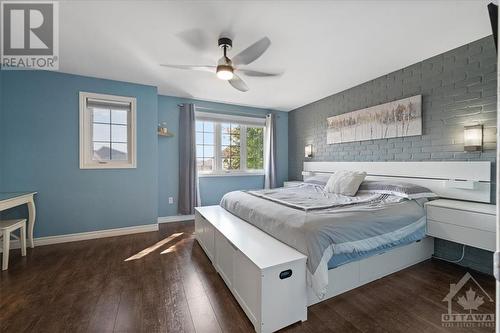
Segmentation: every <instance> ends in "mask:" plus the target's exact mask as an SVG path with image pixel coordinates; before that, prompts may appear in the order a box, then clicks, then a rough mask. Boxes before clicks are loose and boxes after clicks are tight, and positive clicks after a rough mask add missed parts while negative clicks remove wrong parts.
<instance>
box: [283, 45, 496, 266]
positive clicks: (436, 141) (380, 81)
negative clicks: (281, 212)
mask: <svg viewBox="0 0 500 333" xmlns="http://www.w3.org/2000/svg"><path fill="white" fill-rule="evenodd" d="M353 70H355V69H353ZM419 94H421V95H422V117H423V135H421V136H414V137H406V138H392V139H380V140H370V141H362V142H351V143H343V144H335V145H327V144H326V125H327V124H326V119H327V118H328V117H331V116H335V115H339V114H342V113H346V112H350V111H355V110H359V109H363V108H366V107H370V106H374V105H378V104H382V103H386V102H390V101H394V100H398V99H401V98H405V97H410V96H414V95H419ZM496 111H497V58H496V53H495V45H494V43H493V37H492V36H489V37H485V38H482V39H480V40H477V41H475V42H472V43H470V44H467V45H464V46H461V47H459V48H456V49H453V50H451V51H448V52H446V53H443V54H440V55H438V56H435V57H432V58H430V59H427V60H424V61H422V62H419V63H416V64H414V65H411V66H408V67H406V68H403V69H400V70H398V71H395V72H392V73H389V74H387V75H384V76H381V77H379V78H376V79H374V80H371V81H368V82H366V83H363V84H361V85H359V86H356V87H353V88H350V89H347V90H345V91H342V92H339V93H337V94H334V95H331V96H328V97H325V98H323V99H321V100H319V101H316V102H313V103H311V104H308V105H305V106H302V107H300V108H298V109H296V110H293V111H291V112H290V113H289V116H288V133H289V143H288V158H289V161H288V170H289V173H288V175H289V179H291V180H293V179H301V171H302V163H303V162H304V146H305V145H306V144H312V145H313V152H314V156H313V158H312V159H310V160H311V161H427V160H435V161H441V160H443V161H444V160H465V161H476V160H481V161H491V162H493V167H495V162H496ZM475 122H479V123H481V124H483V126H484V150H483V151H482V152H464V150H463V127H464V126H465V125H469V124H473V123H475ZM492 175H493V177H494V176H495V173H494V172H492ZM494 183H496V181H495V180H494ZM493 189H495V185H494V186H493ZM493 194H494V190H493V191H492V200H494V197H493ZM447 243H448V244H449V245H446V244H447ZM447 246H448V248H447ZM455 250H456V247H455V246H453V245H452V243H449V242H436V253H438V252H439V253H440V254H442V255H443V256H450V257H453V256H454V255H456V254H457V253H456V251H455ZM476 252H477V251H476ZM473 253H475V252H474V251H473ZM486 253H488V252H486ZM469 262H474V263H476V264H477V263H483V262H485V259H484V258H481V259H471V260H469ZM478 267H480V265H475V266H474V268H475V269H478ZM480 270H483V271H489V268H488V267H484V269H480Z"/></svg>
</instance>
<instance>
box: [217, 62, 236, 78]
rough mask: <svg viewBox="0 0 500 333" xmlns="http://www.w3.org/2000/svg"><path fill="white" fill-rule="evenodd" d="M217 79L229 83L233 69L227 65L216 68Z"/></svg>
mask: <svg viewBox="0 0 500 333" xmlns="http://www.w3.org/2000/svg"><path fill="white" fill-rule="evenodd" d="M217 77H218V78H219V79H221V80H225V81H229V80H231V79H232V78H233V77H234V74H233V67H231V66H228V65H218V66H217Z"/></svg>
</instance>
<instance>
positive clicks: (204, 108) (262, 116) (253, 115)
mask: <svg viewBox="0 0 500 333" xmlns="http://www.w3.org/2000/svg"><path fill="white" fill-rule="evenodd" d="M195 105H196V104H195ZM177 106H179V107H180V106H184V104H182V103H181V104H177ZM196 109H198V110H206V111H214V112H217V113H229V114H235V115H240V116H246V117H254V118H266V115H260V114H251V113H246V112H237V111H225V110H220V109H213V108H207V107H203V106H196ZM279 117H280V116H278V115H276V118H279Z"/></svg>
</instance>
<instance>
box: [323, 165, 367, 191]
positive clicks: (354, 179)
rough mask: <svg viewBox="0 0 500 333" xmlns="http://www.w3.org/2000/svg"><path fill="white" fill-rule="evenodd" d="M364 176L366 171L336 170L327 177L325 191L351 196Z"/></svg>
mask: <svg viewBox="0 0 500 333" xmlns="http://www.w3.org/2000/svg"><path fill="white" fill-rule="evenodd" d="M365 177H366V172H360V171H347V170H342V171H337V172H335V173H334V174H333V175H331V176H330V179H328V182H327V183H326V186H325V191H326V192H331V193H337V194H342V195H347V196H351V197H352V196H354V195H355V194H356V192H358V188H359V185H361V183H362V182H363V180H364V179H365Z"/></svg>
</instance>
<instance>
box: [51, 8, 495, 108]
mask: <svg viewBox="0 0 500 333" xmlns="http://www.w3.org/2000/svg"><path fill="white" fill-rule="evenodd" d="M488 2H489V1H488V0H471V1H448V0H445V1H437V0H436V1H422V0H418V1H409V0H408V1H405V0H400V1H273V2H271V1H253V2H243V1H233V2H230V1H203V2H202V1H197V2H180V1H172V2H164V1H66V2H60V70H61V71H62V72H66V73H74V74H82V75H88V76H94V77H100V78H107V79H114V80H121V81H129V82H136V83H142V84H149V85H154V86H157V87H158V91H159V93H160V94H163V95H171V96H180V97H192V98H197V99H203V100H209V101H218V102H226V103H232V104H240V105H248V106H256V107H263V108H270V109H278V110H286V111H289V110H292V109H295V108H297V107H299V106H302V105H305V104H308V103H311V102H313V101H316V100H318V99H321V98H323V97H326V96H328V95H331V94H334V93H336V92H339V91H342V90H345V89H347V88H350V87H353V86H356V85H358V84H360V83H362V82H365V81H368V80H371V79H374V78H376V77H379V76H381V75H383V74H386V73H389V72H391V71H394V70H397V69H400V68H403V67H405V66H408V65H411V64H413V63H416V62H419V61H421V60H424V59H427V58H429V57H431V56H434V55H437V54H440V53H442V52H445V51H448V50H450V49H453V48H455V47H458V46H461V45H464V44H466V43H469V42H471V41H474V40H477V39H479V38H482V37H484V36H487V35H490V34H491V28H490V25H489V24H490V23H489V18H488V12H487V9H486V5H487V3H488ZM199 30H201V31H203V35H206V37H207V38H208V40H207V49H205V50H204V51H203V52H199V51H196V50H195V49H194V48H193V47H192V46H190V45H188V44H187V43H186V42H185V41H183V40H182V39H181V38H180V37H179V36H181V35H183V34H184V35H186V34H187V35H192V34H193V32H196V31H199ZM220 34H228V35H229V36H231V37H232V38H233V50H231V53H230V55H234V54H236V53H237V52H239V51H241V50H242V49H244V48H246V47H247V46H249V45H250V44H252V43H253V42H255V41H257V40H258V39H260V38H262V37H263V36H268V37H269V38H270V39H271V41H272V44H271V47H270V48H269V49H268V51H267V52H266V53H265V54H264V55H263V56H262V57H261V58H259V59H258V60H257V61H256V62H254V63H253V64H251V65H249V66H247V67H248V68H252V69H257V70H277V71H284V75H283V76H281V77H278V78H253V77H243V78H244V79H245V80H246V82H247V84H248V85H249V86H250V91H249V92H246V93H243V92H239V91H236V90H235V89H233V88H232V87H230V86H229V85H228V83H227V82H224V81H221V80H218V79H217V78H216V77H215V75H213V74H211V73H208V72H207V73H205V72H191V71H183V70H176V69H168V68H162V67H160V66H159V65H158V64H159V63H169V64H189V65H191V64H215V62H216V61H217V59H218V58H220V50H219V49H218V47H217V38H218V37H219V35H220Z"/></svg>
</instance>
